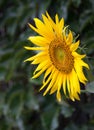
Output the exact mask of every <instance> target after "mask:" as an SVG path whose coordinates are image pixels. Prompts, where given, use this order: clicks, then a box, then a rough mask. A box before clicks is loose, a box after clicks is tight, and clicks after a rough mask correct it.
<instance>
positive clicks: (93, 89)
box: [86, 81, 94, 93]
mask: <svg viewBox="0 0 94 130" xmlns="http://www.w3.org/2000/svg"><path fill="white" fill-rule="evenodd" d="M86 91H87V92H89V93H94V81H93V82H90V83H88V84H87V85H86Z"/></svg>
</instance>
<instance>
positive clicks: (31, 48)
mask: <svg viewBox="0 0 94 130" xmlns="http://www.w3.org/2000/svg"><path fill="white" fill-rule="evenodd" d="M24 48H25V49H27V50H45V49H46V48H44V47H27V46H25V47H24Z"/></svg>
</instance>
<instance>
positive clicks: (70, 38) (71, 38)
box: [67, 31, 73, 45]
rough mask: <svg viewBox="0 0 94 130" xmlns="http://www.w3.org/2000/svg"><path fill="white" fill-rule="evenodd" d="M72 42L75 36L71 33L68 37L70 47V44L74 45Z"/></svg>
mask: <svg viewBox="0 0 94 130" xmlns="http://www.w3.org/2000/svg"><path fill="white" fill-rule="evenodd" d="M72 42H73V34H72V32H71V31H70V32H69V34H68V37H67V44H68V45H70V44H72Z"/></svg>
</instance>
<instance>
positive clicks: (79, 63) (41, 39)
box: [25, 12, 89, 101]
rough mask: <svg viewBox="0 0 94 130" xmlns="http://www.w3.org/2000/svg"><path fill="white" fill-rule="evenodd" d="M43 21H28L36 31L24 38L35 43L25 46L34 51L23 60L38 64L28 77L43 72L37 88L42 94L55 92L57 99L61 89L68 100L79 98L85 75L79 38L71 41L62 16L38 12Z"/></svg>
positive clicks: (70, 35)
mask: <svg viewBox="0 0 94 130" xmlns="http://www.w3.org/2000/svg"><path fill="white" fill-rule="evenodd" d="M42 18H43V21H41V20H39V19H38V18H35V19H34V21H35V25H36V26H35V27H34V26H33V25H31V24H29V26H30V28H31V29H33V30H34V31H35V32H36V33H37V34H38V35H37V36H30V37H29V38H28V39H29V40H30V41H31V42H32V43H33V44H34V45H35V46H34V47H25V48H26V49H27V50H31V51H33V50H37V51H38V53H37V54H36V55H34V56H31V57H30V58H28V59H26V60H25V61H31V62H32V64H38V66H37V68H36V70H35V71H34V76H33V77H32V78H37V77H39V76H40V75H41V74H42V73H44V78H43V85H42V86H41V88H40V90H42V89H43V88H46V90H45V91H44V94H43V95H46V94H47V93H48V92H49V93H50V94H53V93H55V92H56V97H57V100H58V101H61V90H63V92H64V94H65V95H66V96H67V97H69V98H70V99H71V100H73V101H74V100H75V99H77V100H79V94H80V82H81V83H83V84H85V83H86V81H87V79H86V77H85V75H84V73H83V67H86V68H89V66H88V64H87V63H85V62H84V61H83V58H84V57H85V55H80V54H78V53H77V49H78V47H79V43H80V41H77V42H74V37H73V34H72V32H71V30H69V33H66V28H67V27H64V19H63V18H62V19H61V20H59V18H58V15H57V14H56V16H55V22H54V21H53V20H52V19H51V17H50V16H49V14H48V13H47V12H46V15H44V14H42Z"/></svg>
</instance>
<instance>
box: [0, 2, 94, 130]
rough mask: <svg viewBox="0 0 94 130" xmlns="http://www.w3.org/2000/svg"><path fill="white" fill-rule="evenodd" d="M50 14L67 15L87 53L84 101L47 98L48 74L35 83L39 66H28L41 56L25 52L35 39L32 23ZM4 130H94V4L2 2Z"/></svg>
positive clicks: (0, 108) (0, 112) (0, 115)
mask: <svg viewBox="0 0 94 130" xmlns="http://www.w3.org/2000/svg"><path fill="white" fill-rule="evenodd" d="M45 11H48V12H49V14H50V15H51V17H52V18H54V15H55V14H56V13H58V14H59V16H60V18H61V17H64V19H65V25H69V28H70V29H71V30H72V31H73V32H75V35H76V36H78V34H79V37H78V38H79V39H80V40H81V44H80V46H81V48H79V51H80V53H82V54H83V53H86V54H87V58H86V62H87V63H88V64H89V66H90V70H89V71H85V73H86V75H87V78H88V80H89V83H88V84H87V85H86V89H85V86H83V84H81V88H82V93H81V101H79V102H78V101H76V102H72V101H70V100H65V97H63V99H64V100H63V101H62V102H61V103H60V104H59V103H58V102H57V101H56V98H55V95H51V96H50V95H47V96H45V97H43V96H42V92H39V88H40V86H41V84H42V77H43V76H41V77H40V78H37V79H35V80H32V79H31V76H32V74H33V71H34V68H35V66H33V65H31V64H30V63H25V62H24V60H25V59H26V58H28V57H30V56H31V55H34V54H35V52H30V51H26V50H25V49H24V46H26V45H27V46H29V45H32V44H31V43H30V42H29V41H28V40H27V38H28V37H29V36H30V35H35V33H34V32H33V31H32V30H31V29H30V28H29V27H28V23H29V22H30V23H32V24H34V23H33V18H34V17H39V18H41V14H42V13H45ZM0 130H94V0H27V1H26V0H0Z"/></svg>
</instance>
